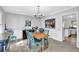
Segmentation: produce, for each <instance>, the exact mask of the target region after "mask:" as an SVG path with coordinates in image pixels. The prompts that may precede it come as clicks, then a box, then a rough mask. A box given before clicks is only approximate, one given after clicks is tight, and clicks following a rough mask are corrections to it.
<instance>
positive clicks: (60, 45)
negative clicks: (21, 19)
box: [10, 39, 79, 52]
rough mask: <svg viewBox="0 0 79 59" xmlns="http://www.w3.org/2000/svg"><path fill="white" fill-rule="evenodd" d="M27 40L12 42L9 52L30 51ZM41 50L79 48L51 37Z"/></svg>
mask: <svg viewBox="0 0 79 59" xmlns="http://www.w3.org/2000/svg"><path fill="white" fill-rule="evenodd" d="M26 42H27V41H26V40H21V41H19V42H17V43H13V44H12V45H11V48H10V52H31V51H30V50H29V49H28V47H27V43H26ZM42 52H79V48H76V47H75V46H74V45H72V44H70V43H67V42H59V41H56V40H53V39H49V46H48V48H47V49H46V50H43V51H42Z"/></svg>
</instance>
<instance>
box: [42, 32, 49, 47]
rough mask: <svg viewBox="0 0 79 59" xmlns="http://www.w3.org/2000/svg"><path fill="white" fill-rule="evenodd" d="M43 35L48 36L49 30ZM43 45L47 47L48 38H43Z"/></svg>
mask: <svg viewBox="0 0 79 59" xmlns="http://www.w3.org/2000/svg"><path fill="white" fill-rule="evenodd" d="M43 33H44V34H47V35H49V30H44V32H43ZM44 45H45V46H48V37H46V38H44Z"/></svg>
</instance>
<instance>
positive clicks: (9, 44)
mask: <svg viewBox="0 0 79 59" xmlns="http://www.w3.org/2000/svg"><path fill="white" fill-rule="evenodd" d="M10 46H11V41H10V36H8V39H7V40H5V51H6V52H7V51H10Z"/></svg>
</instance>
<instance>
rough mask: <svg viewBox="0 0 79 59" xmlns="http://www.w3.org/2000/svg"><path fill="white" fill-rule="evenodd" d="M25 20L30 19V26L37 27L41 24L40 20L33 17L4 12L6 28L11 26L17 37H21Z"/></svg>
mask: <svg viewBox="0 0 79 59" xmlns="http://www.w3.org/2000/svg"><path fill="white" fill-rule="evenodd" d="M25 20H31V25H32V26H31V27H35V26H38V27H39V26H40V24H41V23H40V20H38V19H35V18H33V17H29V16H24V15H18V14H10V13H6V24H7V28H11V29H13V30H14V35H16V36H17V39H19V38H22V30H23V29H24V26H25Z"/></svg>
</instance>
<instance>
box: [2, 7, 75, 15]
mask: <svg viewBox="0 0 79 59" xmlns="http://www.w3.org/2000/svg"><path fill="white" fill-rule="evenodd" d="M74 7H75V6H40V11H41V13H42V14H43V15H45V16H48V15H50V14H51V13H52V14H53V13H57V12H60V11H64V10H67V9H71V8H74ZM2 8H3V10H4V11H5V12H8V13H15V14H21V15H27V16H33V15H35V14H36V12H37V6H2Z"/></svg>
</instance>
